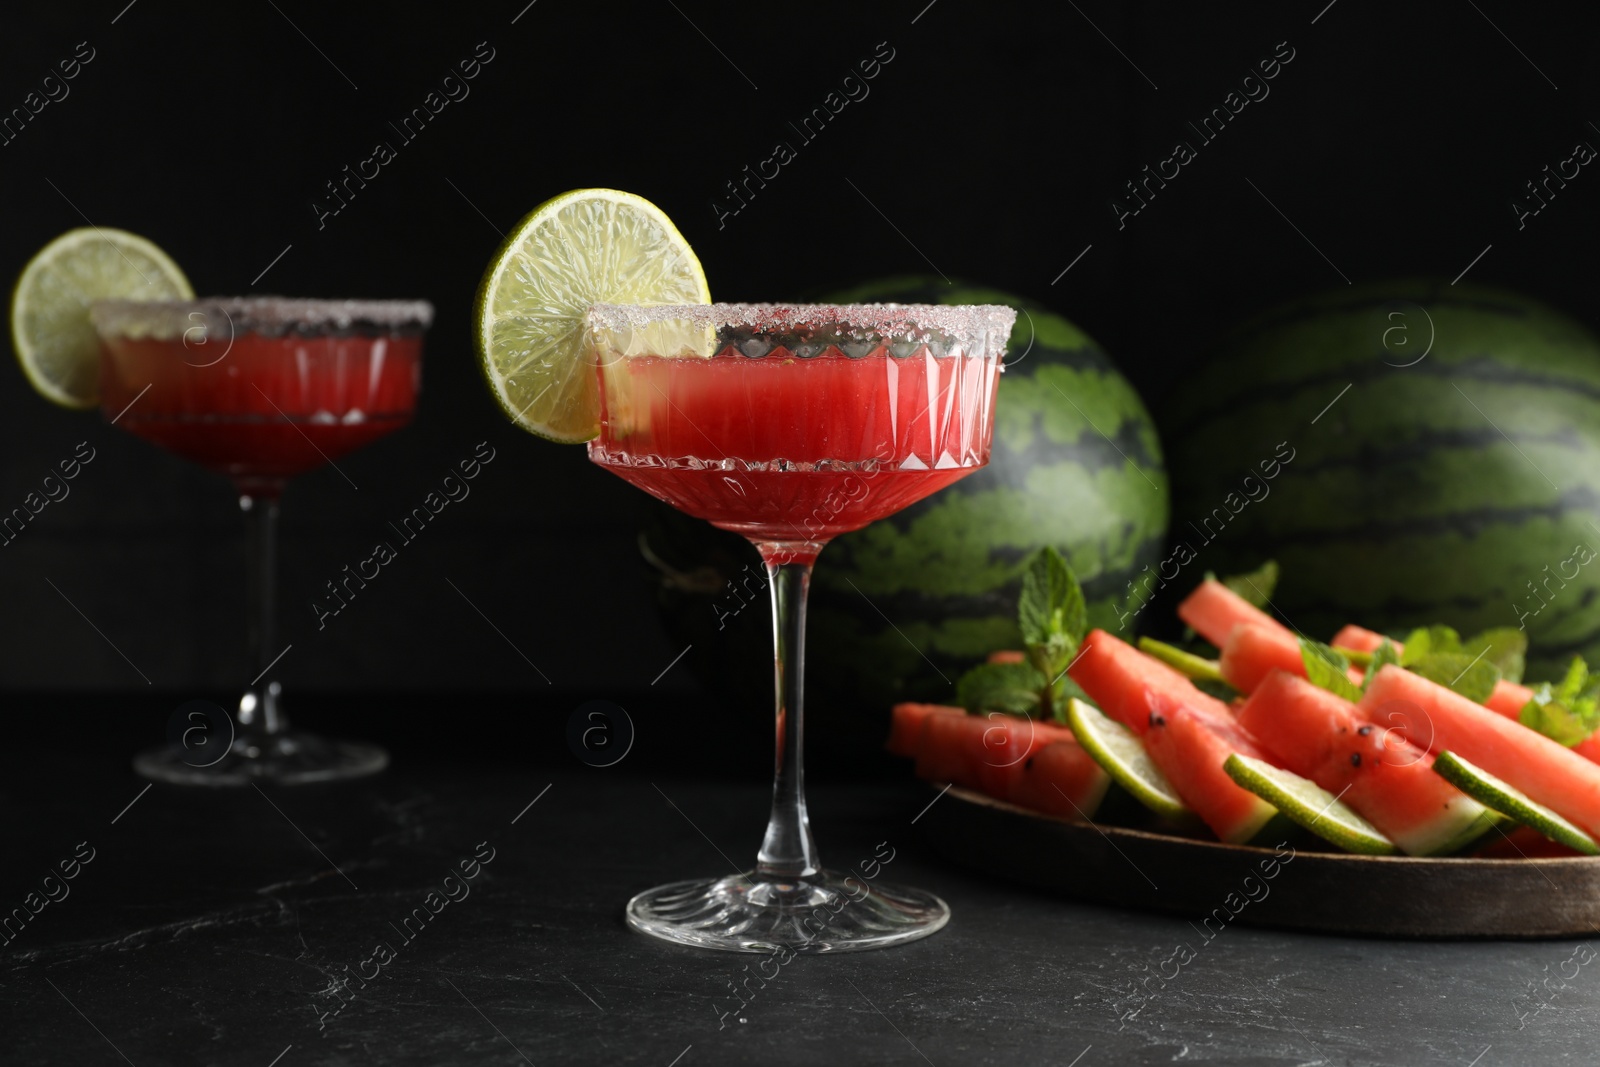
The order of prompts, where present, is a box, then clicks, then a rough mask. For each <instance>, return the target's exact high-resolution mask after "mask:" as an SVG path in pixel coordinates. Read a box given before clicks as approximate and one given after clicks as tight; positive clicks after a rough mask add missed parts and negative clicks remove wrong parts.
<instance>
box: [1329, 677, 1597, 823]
mask: <svg viewBox="0 0 1600 1067" xmlns="http://www.w3.org/2000/svg"><path fill="white" fill-rule="evenodd" d="M1358 706H1359V708H1360V711H1361V714H1362V715H1364V716H1365V717H1366V718H1367V719H1368V720H1370V721H1371V722H1373V723H1375V724H1377V725H1378V726H1380V727H1382V726H1391V725H1392V726H1393V728H1394V729H1395V730H1397V731H1399V733H1400V735H1401V736H1402V737H1404V738H1405V739H1406V740H1408V741H1410V742H1411V743H1413V744H1415V745H1418V746H1421V747H1426V748H1428V749H1430V750H1432V751H1434V752H1440V751H1443V750H1446V749H1448V750H1449V751H1451V752H1454V753H1456V754H1457V755H1459V756H1460V757H1461V758H1462V759H1464V760H1467V761H1469V762H1471V763H1474V764H1476V765H1478V766H1479V767H1482V768H1483V769H1484V770H1486V771H1488V772H1489V773H1490V774H1492V775H1495V776H1496V777H1498V778H1503V779H1505V781H1507V782H1509V783H1510V784H1511V785H1513V786H1515V787H1516V788H1518V789H1520V790H1522V791H1523V792H1524V793H1526V794H1528V796H1529V797H1531V798H1533V799H1534V800H1536V801H1538V802H1539V803H1540V804H1543V805H1545V806H1546V807H1548V808H1551V809H1553V810H1554V811H1555V812H1556V813H1557V814H1558V815H1564V816H1566V817H1567V818H1568V819H1570V820H1572V821H1573V822H1575V823H1577V824H1578V825H1579V826H1580V827H1581V828H1582V829H1584V830H1585V831H1587V832H1588V833H1590V834H1600V765H1596V764H1594V763H1591V762H1590V761H1589V760H1587V759H1584V758H1583V756H1581V755H1579V754H1578V753H1576V752H1574V751H1572V750H1571V749H1569V748H1565V747H1563V746H1562V745H1559V744H1557V743H1556V742H1554V741H1552V740H1550V739H1549V738H1548V737H1545V736H1544V735H1543V734H1540V733H1538V732H1536V731H1534V730H1530V729H1528V728H1527V727H1526V726H1523V725H1521V724H1520V723H1516V722H1512V721H1510V720H1509V719H1507V718H1505V717H1504V716H1502V715H1499V714H1497V713H1495V712H1493V711H1490V710H1489V709H1488V708H1486V707H1484V706H1483V705H1482V704H1477V703H1474V702H1473V701H1471V700H1468V699H1467V698H1466V697H1464V696H1461V695H1460V694H1459V693H1454V692H1452V691H1450V690H1449V689H1447V688H1445V687H1444V686H1442V685H1439V684H1438V683H1436V682H1431V681H1429V680H1428V679H1426V678H1424V677H1422V676H1421V675H1418V674H1413V673H1412V672H1410V671H1407V670H1404V669H1402V668H1400V667H1397V666H1394V665H1393V664H1390V665H1389V666H1386V667H1384V668H1383V669H1382V670H1380V671H1379V672H1378V674H1377V676H1376V677H1375V678H1373V680H1372V684H1371V685H1370V686H1368V687H1367V692H1366V694H1365V695H1364V696H1363V697H1362V698H1361V703H1360V705H1358Z"/></svg>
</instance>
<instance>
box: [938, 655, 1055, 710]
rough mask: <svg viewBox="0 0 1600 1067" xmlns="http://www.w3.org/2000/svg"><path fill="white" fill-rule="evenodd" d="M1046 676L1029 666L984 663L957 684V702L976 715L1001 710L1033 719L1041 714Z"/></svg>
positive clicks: (963, 676) (962, 677) (965, 675)
mask: <svg viewBox="0 0 1600 1067" xmlns="http://www.w3.org/2000/svg"><path fill="white" fill-rule="evenodd" d="M1044 687H1045V677H1044V675H1042V674H1040V673H1039V672H1038V671H1037V670H1036V669H1034V667H1033V666H1032V665H1030V664H1027V663H980V664H979V665H978V666H976V667H974V668H972V669H971V670H970V671H968V672H967V673H966V674H963V675H962V676H961V680H960V681H958V682H956V703H957V704H960V705H961V706H962V707H964V708H966V709H967V711H969V712H971V713H972V714H974V715H980V714H982V713H983V712H986V711H1001V712H1005V713H1006V714H1008V715H1028V716H1032V715H1035V714H1037V713H1038V712H1039V710H1040V707H1039V694H1040V693H1041V692H1042V691H1043V690H1044Z"/></svg>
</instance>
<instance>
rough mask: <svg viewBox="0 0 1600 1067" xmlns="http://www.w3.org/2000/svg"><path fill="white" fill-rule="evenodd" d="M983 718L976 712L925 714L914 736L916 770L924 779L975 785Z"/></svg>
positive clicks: (969, 786) (981, 743) (987, 724)
mask: <svg viewBox="0 0 1600 1067" xmlns="http://www.w3.org/2000/svg"><path fill="white" fill-rule="evenodd" d="M988 728H989V723H988V721H987V720H985V719H983V718H981V717H979V716H977V715H964V714H963V715H929V716H927V717H926V718H924V719H923V722H922V734H921V736H920V737H919V738H918V739H917V748H916V754H915V759H916V761H917V766H916V774H917V777H918V778H921V779H922V780H923V781H925V782H939V783H943V782H950V783H952V784H954V785H959V786H965V787H967V788H968V789H977V788H979V786H978V765H979V763H980V762H981V760H982V758H983V732H984V731H985V730H987V729H988Z"/></svg>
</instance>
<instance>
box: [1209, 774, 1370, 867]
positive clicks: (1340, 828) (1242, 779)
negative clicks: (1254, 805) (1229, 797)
mask: <svg viewBox="0 0 1600 1067" xmlns="http://www.w3.org/2000/svg"><path fill="white" fill-rule="evenodd" d="M1222 768H1223V770H1225V771H1227V772H1228V777H1229V778H1232V779H1233V780H1234V781H1235V782H1238V783H1239V785H1240V786H1242V787H1243V788H1245V789H1248V790H1249V791H1250V792H1252V793H1254V794H1255V795H1256V796H1258V797H1260V798H1261V799H1262V800H1265V801H1266V802H1267V803H1269V804H1271V805H1272V806H1273V807H1275V808H1277V809H1278V811H1279V812H1280V813H1281V814H1283V815H1286V816H1288V817H1289V818H1290V819H1292V820H1293V821H1294V822H1296V823H1299V824H1300V825H1301V826H1303V827H1305V828H1306V829H1307V830H1310V831H1311V832H1312V833H1314V834H1316V835H1317V836H1318V837H1320V838H1322V839H1323V840H1324V841H1327V842H1330V843H1331V844H1335V845H1338V846H1339V847H1340V848H1342V849H1344V850H1345V851H1346V852H1360V853H1364V854H1366V855H1368V856H1392V855H1394V854H1395V853H1396V852H1399V851H1400V850H1399V849H1398V848H1396V847H1395V844H1394V842H1393V841H1390V840H1389V839H1388V838H1387V837H1385V836H1384V835H1383V833H1382V832H1381V831H1380V830H1379V829H1378V828H1377V827H1376V826H1373V825H1372V824H1371V823H1370V822H1368V821H1367V820H1365V819H1363V818H1362V817H1361V816H1359V815H1357V814H1356V813H1355V812H1354V811H1353V810H1351V809H1350V807H1349V806H1348V805H1346V804H1344V803H1342V802H1341V801H1340V800H1339V798H1338V797H1336V796H1334V795H1333V794H1332V793H1330V792H1328V791H1327V790H1326V789H1324V788H1322V787H1321V786H1319V785H1318V784H1317V783H1316V782H1313V781H1311V780H1310V779H1308V778H1302V777H1300V776H1299V775H1298V774H1294V773H1291V772H1290V771H1286V770H1284V769H1282V768H1281V767H1274V766H1273V765H1272V764H1270V763H1264V762H1262V761H1261V760H1258V759H1255V758H1254V757H1251V756H1241V755H1239V753H1237V752H1235V753H1234V754H1233V755H1231V756H1229V757H1228V761H1227V762H1226V763H1224V764H1223V765H1222Z"/></svg>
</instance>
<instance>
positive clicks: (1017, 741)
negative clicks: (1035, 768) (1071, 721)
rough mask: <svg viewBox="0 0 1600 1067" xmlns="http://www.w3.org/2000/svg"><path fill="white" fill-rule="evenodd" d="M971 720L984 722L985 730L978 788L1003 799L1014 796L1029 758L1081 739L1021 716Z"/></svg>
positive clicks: (975, 764)
mask: <svg viewBox="0 0 1600 1067" xmlns="http://www.w3.org/2000/svg"><path fill="white" fill-rule="evenodd" d="M970 718H972V719H974V720H976V721H978V722H981V723H982V724H983V727H984V728H983V730H982V732H981V733H980V734H979V735H978V745H979V747H978V750H977V753H976V755H975V756H974V758H973V764H972V765H973V770H974V772H975V773H976V775H977V781H978V788H979V789H981V790H983V791H984V792H985V793H987V794H989V795H990V796H992V797H995V798H997V799H999V800H1007V799H1009V798H1010V796H1011V792H1012V789H1013V788H1014V787H1015V785H1016V782H1017V779H1018V778H1019V777H1021V775H1022V771H1023V765H1024V764H1026V763H1027V761H1028V757H1030V756H1032V755H1033V754H1034V753H1035V752H1036V751H1038V750H1039V749H1041V748H1044V747H1045V746H1046V745H1049V744H1053V743H1055V742H1059V741H1071V742H1072V743H1073V744H1074V745H1076V744H1077V743H1078V742H1077V739H1076V738H1074V737H1073V736H1072V731H1071V730H1069V729H1067V728H1066V727H1065V726H1053V725H1051V724H1050V723H1044V722H1035V721H1034V720H1032V719H1024V718H1021V717H1020V716H1017V715H1004V714H1002V713H1000V712H998V711H996V712H991V713H989V714H988V715H983V716H979V715H974V716H970Z"/></svg>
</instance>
